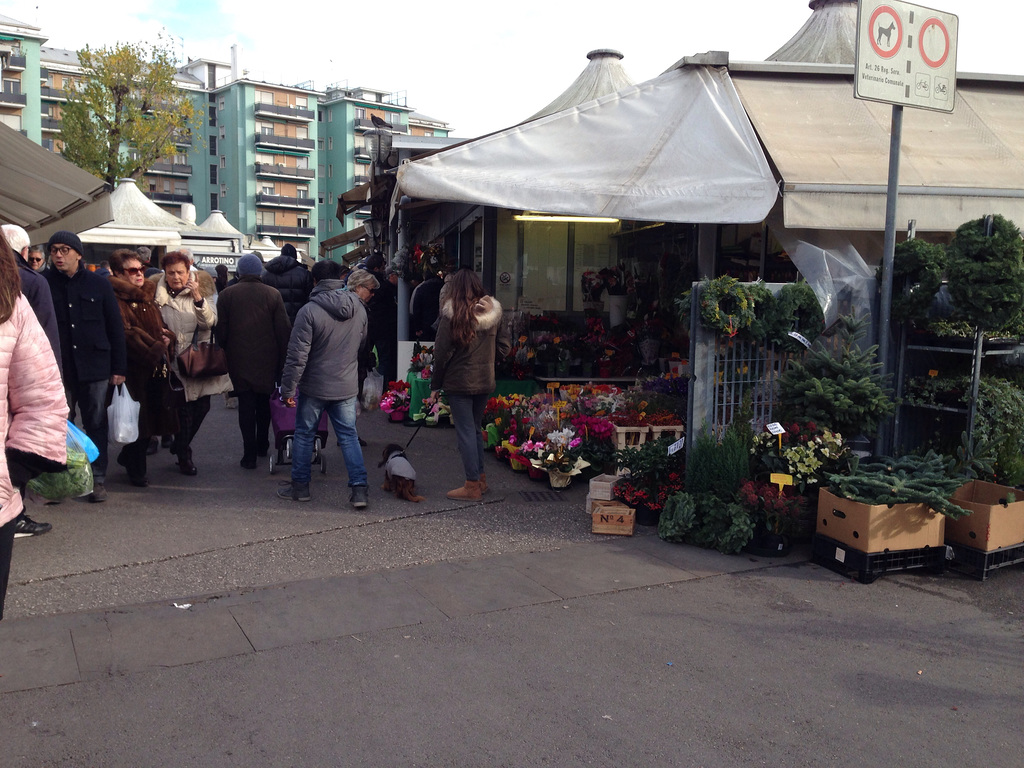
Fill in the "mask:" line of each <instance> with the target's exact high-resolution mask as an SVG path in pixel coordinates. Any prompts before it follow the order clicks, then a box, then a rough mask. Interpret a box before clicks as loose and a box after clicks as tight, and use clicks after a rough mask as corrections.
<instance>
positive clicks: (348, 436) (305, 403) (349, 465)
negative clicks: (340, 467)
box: [292, 392, 367, 487]
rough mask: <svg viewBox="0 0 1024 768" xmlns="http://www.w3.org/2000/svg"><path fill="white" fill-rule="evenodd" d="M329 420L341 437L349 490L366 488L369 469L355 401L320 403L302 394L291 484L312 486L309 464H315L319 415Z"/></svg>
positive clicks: (298, 403) (297, 411)
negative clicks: (357, 429) (358, 429)
mask: <svg viewBox="0 0 1024 768" xmlns="http://www.w3.org/2000/svg"><path fill="white" fill-rule="evenodd" d="M324 411H327V416H328V418H330V420H331V424H333V425H334V434H335V435H337V436H338V447H339V448H341V454H342V456H344V458H345V468H346V469H347V470H348V484H349V486H350V487H351V486H355V485H366V482H367V481H366V465H365V464H363V449H362V448H360V447H359V435H358V434H357V433H356V399H355V398H354V397H350V398H349V399H348V400H321V399H320V398H318V397H311V396H309V395H307V394H305V393H304V392H299V397H298V402H297V403H296V408H295V436H294V437H293V438H292V482H293V483H307V484H308V483H309V477H310V466H309V465H310V463H311V462H312V461H313V441H314V440H315V439H316V427H317V424H319V423H320V415H321V414H322V413H323V412H324Z"/></svg>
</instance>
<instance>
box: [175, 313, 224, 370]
mask: <svg viewBox="0 0 1024 768" xmlns="http://www.w3.org/2000/svg"><path fill="white" fill-rule="evenodd" d="M178 367H179V369H180V370H181V372H182V373H183V374H184V375H186V376H188V377H189V378H190V379H209V378H212V377H214V376H223V375H224V374H226V373H227V372H228V356H227V355H226V354H225V353H224V348H223V347H221V346H220V345H218V344H217V342H216V341H214V340H213V336H212V334H211V336H210V340H209V341H199V326H198V325H197V326H196V330H195V333H193V334H192V343H191V344H189V345H188V346H187V347H185V351H184V352H182V353H180V354H179V355H178Z"/></svg>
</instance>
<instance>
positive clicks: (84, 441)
mask: <svg viewBox="0 0 1024 768" xmlns="http://www.w3.org/2000/svg"><path fill="white" fill-rule="evenodd" d="M68 434H69V435H71V436H72V437H74V438H75V440H77V441H78V444H79V445H80V446H82V448H84V449H85V455H86V456H88V457H89V461H90V463H91V462H93V461H96V459H98V458H99V457H100V449H99V448H97V447H96V443H94V442H93V441H92V440H90V439H89V436H88V435H87V434H85V432H83V431H82V430H80V429H79V428H78V427H76V426H75V425H74V423H73V422H71V421H69V422H68Z"/></svg>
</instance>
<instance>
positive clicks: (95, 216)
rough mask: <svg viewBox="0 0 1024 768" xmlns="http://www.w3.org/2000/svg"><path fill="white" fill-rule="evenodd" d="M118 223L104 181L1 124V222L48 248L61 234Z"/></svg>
mask: <svg viewBox="0 0 1024 768" xmlns="http://www.w3.org/2000/svg"><path fill="white" fill-rule="evenodd" d="M112 218H113V214H112V213H111V208H110V195H109V194H108V188H107V185H106V184H105V183H104V182H103V181H102V180H101V179H98V178H96V177H95V176H93V175H92V174H91V173H87V172H85V171H83V170H82V169H81V168H79V167H77V166H75V165H72V164H71V163H69V162H68V161H67V160H65V159H64V158H62V157H61V156H60V155H55V154H54V153H53V152H50V151H48V150H46V149H43V148H42V147H41V146H39V145H38V144H36V143H35V142H33V141H32V140H30V139H28V138H27V137H25V136H22V135H21V134H20V133H19V132H18V131H16V130H14V129H13V128H10V127H8V126H6V125H0V220H3V221H4V222H6V223H9V224H17V225H19V226H21V227H24V228H25V230H26V231H27V232H28V233H29V237H30V238H31V240H32V242H33V243H45V242H46V241H47V240H48V239H49V238H50V235H52V234H53V233H54V232H56V231H57V230H60V229H67V230H70V231H72V232H81V231H82V230H85V229H89V228H90V227H95V226H97V225H99V224H103V223H104V222H107V221H110V220H111V219H112Z"/></svg>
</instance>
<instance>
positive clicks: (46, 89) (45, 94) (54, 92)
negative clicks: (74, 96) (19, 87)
mask: <svg viewBox="0 0 1024 768" xmlns="http://www.w3.org/2000/svg"><path fill="white" fill-rule="evenodd" d="M39 95H40V96H41V97H42V98H44V99H49V100H50V101H67V100H68V93H67V91H65V90H64V89H62V88H51V87H50V86H48V85H43V86H40V88H39Z"/></svg>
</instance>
